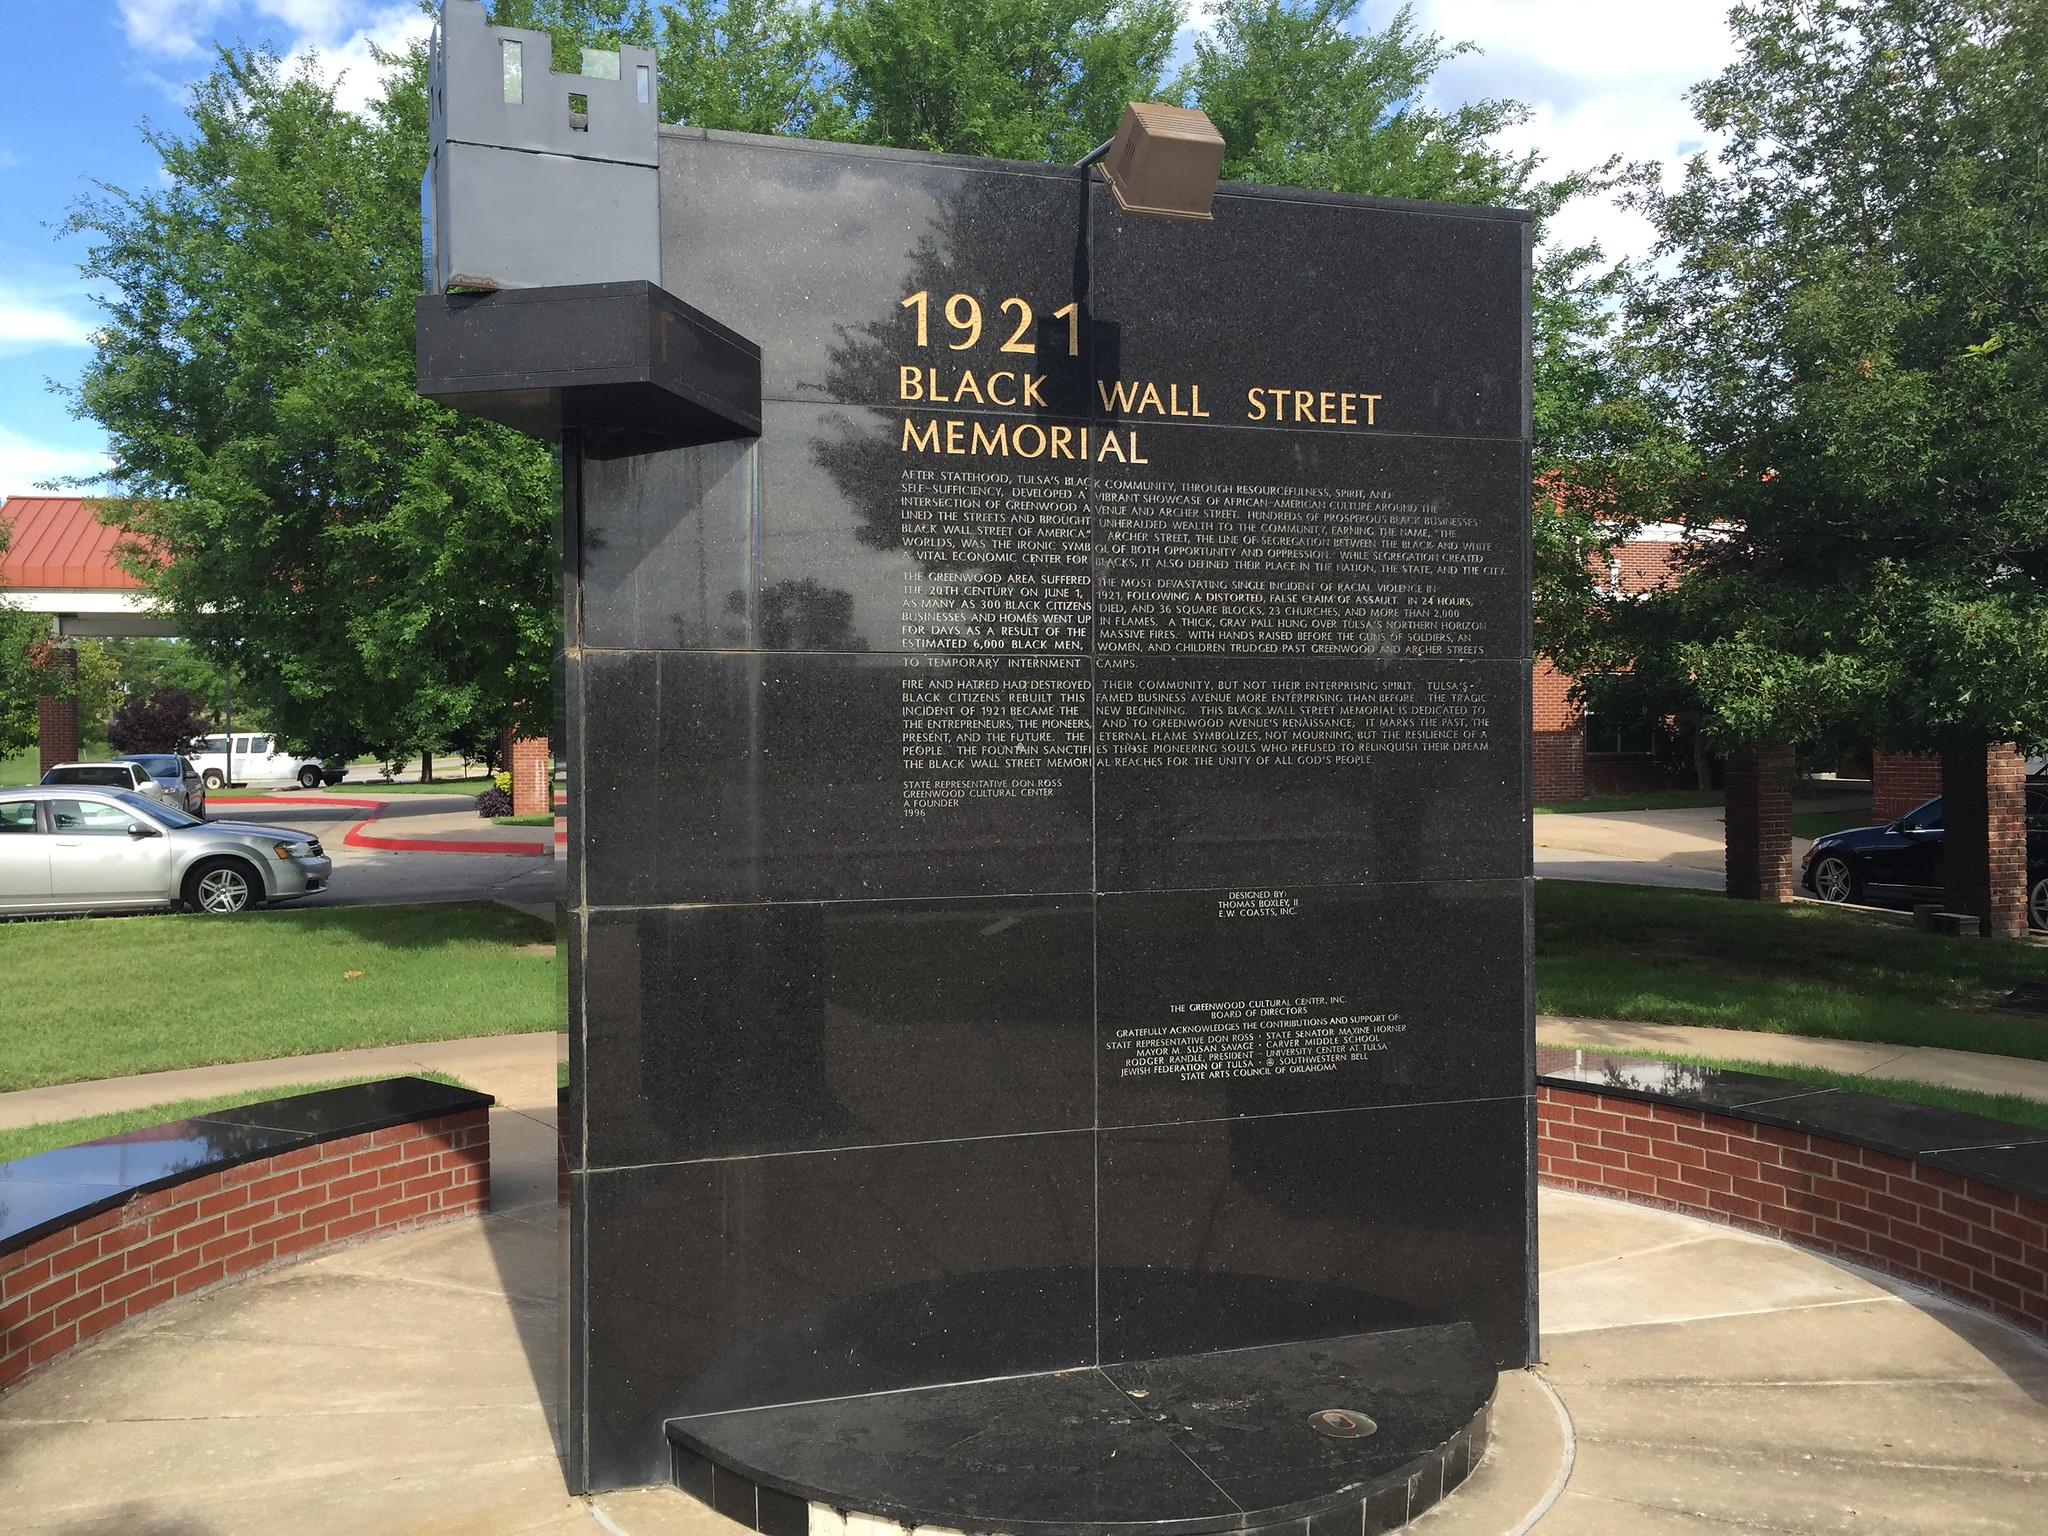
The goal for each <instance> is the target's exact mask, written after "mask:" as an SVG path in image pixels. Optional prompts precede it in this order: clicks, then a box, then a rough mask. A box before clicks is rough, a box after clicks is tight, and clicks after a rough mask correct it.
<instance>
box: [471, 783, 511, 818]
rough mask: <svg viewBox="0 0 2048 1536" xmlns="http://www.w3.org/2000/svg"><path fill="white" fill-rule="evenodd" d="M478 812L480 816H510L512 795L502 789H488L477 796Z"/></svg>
mask: <svg viewBox="0 0 2048 1536" xmlns="http://www.w3.org/2000/svg"><path fill="white" fill-rule="evenodd" d="M476 813H477V815H479V816H510V815H511V814H512V797H511V796H510V795H508V794H506V793H505V791H504V790H502V789H487V790H485V791H484V792H483V793H482V794H480V795H478V796H477V797H476Z"/></svg>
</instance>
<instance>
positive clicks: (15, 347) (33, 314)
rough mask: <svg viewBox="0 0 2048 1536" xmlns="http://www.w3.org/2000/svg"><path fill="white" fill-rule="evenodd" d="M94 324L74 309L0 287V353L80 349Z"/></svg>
mask: <svg viewBox="0 0 2048 1536" xmlns="http://www.w3.org/2000/svg"><path fill="white" fill-rule="evenodd" d="M93 327H94V322H93V320H92V319H91V318H90V317H88V316H86V315H83V314H81V313H79V311H78V310H77V309H75V308H71V307H67V306H66V305H64V304H62V303H57V302H52V301H51V299H49V298H48V297H46V296H44V295H41V294H36V293H32V292H25V291H23V290H20V289H16V288H9V287H0V354H5V353H9V352H30V351H33V350H35V349H36V348H38V347H82V346H85V345H87V344H88V343H89V342H90V341H91V340H92V333H93Z"/></svg>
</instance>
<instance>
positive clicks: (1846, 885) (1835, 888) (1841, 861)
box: [1813, 853, 1863, 901]
mask: <svg viewBox="0 0 2048 1536" xmlns="http://www.w3.org/2000/svg"><path fill="white" fill-rule="evenodd" d="M1813 894H1814V895H1816V896H1818V897H1819V898H1820V899H1821V900H1822V901H1859V900H1861V899H1862V896H1863V881H1862V880H1861V879H1860V878H1859V877H1858V876H1857V873H1856V871H1855V870H1854V869H1853V868H1851V867H1850V865H1849V861H1848V860H1847V859H1845V858H1843V857H1842V856H1841V855H1840V854H1838V853H1830V854H1825V855H1823V856H1822V857H1821V859H1820V860H1819V861H1818V862H1817V863H1815V865H1814V866H1813Z"/></svg>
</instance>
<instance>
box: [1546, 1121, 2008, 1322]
mask: <svg viewBox="0 0 2048 1536" xmlns="http://www.w3.org/2000/svg"><path fill="white" fill-rule="evenodd" d="M1536 1097H1537V1137H1536V1168H1537V1176H1538V1177H1539V1178H1540V1179H1542V1181H1543V1182H1544V1183H1546V1184H1550V1185H1554V1186H1557V1187H1559V1188H1563V1189H1578V1190H1586V1191H1589V1192H1591V1193H1595V1194H1603V1195H1618V1196H1620V1197H1622V1198H1623V1199H1626V1200H1634V1201H1639V1202H1641V1203H1643V1204H1647V1205H1658V1206H1664V1207H1667V1208H1669V1209H1673V1210H1681V1211H1689V1212H1691V1213H1693V1214H1694V1215H1699V1216H1709V1217H1714V1218H1716V1219H1718V1220H1721V1221H1726V1222H1729V1223H1732V1224H1733V1225H1735V1226H1739V1227H1747V1228H1749V1229H1750V1230H1752V1231H1756V1232H1764V1233H1768V1234H1769V1235H1770V1236H1772V1237H1780V1238H1784V1239H1785V1240H1787V1241H1788V1242H1793V1243H1797V1244H1799V1245H1800V1246H1801V1247H1803V1248H1813V1249H1817V1250H1819V1251H1820V1252H1822V1253H1828V1254H1833V1255H1835V1256H1836V1257H1838V1258H1843V1259H1848V1260H1851V1261H1853V1262H1855V1263H1858V1264H1863V1265H1867V1266H1869V1267H1870V1268H1872V1269H1878V1270H1883V1271H1884V1272H1885V1273H1887V1274H1892V1275H1897V1276H1898V1277H1899V1278H1901V1279H1904V1280H1910V1281H1912V1282H1914V1283H1915V1284H1917V1285H1924V1286H1927V1287H1928V1288H1930V1289H1932V1290H1937V1291H1940V1292H1942V1293H1943V1294H1944V1295H1948V1296H1952V1297H1954V1298H1955V1299H1956V1300H1958V1301H1962V1302H1965V1303H1967V1304H1968V1305H1970V1306H1975V1307H1982V1308H1984V1309H1985V1310H1987V1311H1990V1312H1995V1313H1997V1314H1998V1315H1999V1316H2000V1317H2003V1318H2006V1319H2007V1320H2009V1321H2011V1322H2014V1323H2017V1324H2019V1325H2020V1326H2021V1327H2022V1328H2025V1329H2027V1330H2028V1331H2029V1332H2032V1333H2036V1334H2042V1335H2048V1205H2044V1204H2042V1203H2041V1202H2039V1201H2036V1200H2029V1199H2027V1198H2025V1197H2024V1196H2021V1195H2015V1194H2013V1193H2011V1192H2010V1191H2008V1190H2003V1189H1998V1188H1995V1187H1993V1186H1992V1185H1989V1184H1984V1183H1980V1182H1979V1181H1977V1180H1975V1179H1966V1178H1963V1177H1961V1176H1959V1175H1957V1174H1952V1173H1945V1172H1943V1171H1942V1170H1941V1169H1938V1168H1929V1167H1926V1166H1924V1165H1923V1164H1919V1163H1914V1162H1909V1161H1907V1160H1906V1159H1904V1158H1900V1157H1893V1156H1891V1155H1890V1154H1888V1153H1884V1152H1874V1151H1871V1150H1870V1149H1868V1148H1865V1147H1855V1146H1851V1145H1849V1144H1848V1143H1846V1142H1840V1141H1833V1140H1830V1139H1829V1138H1827V1137H1824V1136H1813V1135H1809V1134H1806V1133H1804V1132H1801V1131H1787V1130H1780V1129H1779V1128H1778V1127H1776V1126H1769V1125H1755V1124H1752V1123H1751V1122H1749V1121H1747V1120H1738V1119H1735V1118H1734V1117H1732V1116H1726V1115H1714V1114H1706V1113H1702V1112H1700V1111H1697V1110H1689V1109H1680V1108H1677V1107H1676V1106H1673V1105H1667V1104H1650V1103H1644V1102H1641V1101H1638V1100H1634V1099H1623V1098H1618V1097H1613V1096H1608V1095H1603V1094H1599V1093H1593V1092H1578V1091H1576V1090H1570V1089H1563V1088H1550V1087H1539V1088H1538V1089H1537V1090H1536Z"/></svg>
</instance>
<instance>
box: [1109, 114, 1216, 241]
mask: <svg viewBox="0 0 2048 1536" xmlns="http://www.w3.org/2000/svg"><path fill="white" fill-rule="evenodd" d="M1097 160H1100V161H1101V162H1102V179H1103V180H1104V181H1106V182H1108V183H1109V190H1110V191H1112V192H1114V193H1115V194H1116V200H1117V206H1118V207H1120V208H1122V209H1123V210H1124V212H1126V213H1149V214H1156V215H1157V216H1159V217H1160V218H1167V219H1210V218H1214V217H1215V215H1214V214H1213V213H1211V212H1210V211H1209V206H1210V204H1211V203H1212V202H1213V201H1214V200H1215V197H1216V179H1217V177H1219V176H1220V175H1222V173H1223V135H1222V134H1220V133H1218V132H1217V131H1216V125H1215V124H1214V123H1212V122H1210V121H1209V115H1208V114H1207V113H1206V112H1198V111H1196V110H1195V109H1194V108H1192V107H1169V106H1167V105H1166V104H1165V103H1164V102H1158V101H1133V102H1127V103H1125V105H1124V120H1123V121H1122V122H1121V123H1119V124H1118V125H1117V130H1116V137H1115V138H1113V139H1111V140H1110V141H1109V142H1108V143H1107V144H1105V145H1103V146H1102V147H1101V148H1100V149H1098V150H1096V151H1095V152H1094V153H1093V154H1091V155H1089V156H1088V158H1087V159H1085V160H1083V161H1082V162H1081V163H1082V164H1083V165H1089V164H1092V163H1094V162H1095V161H1097Z"/></svg>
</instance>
